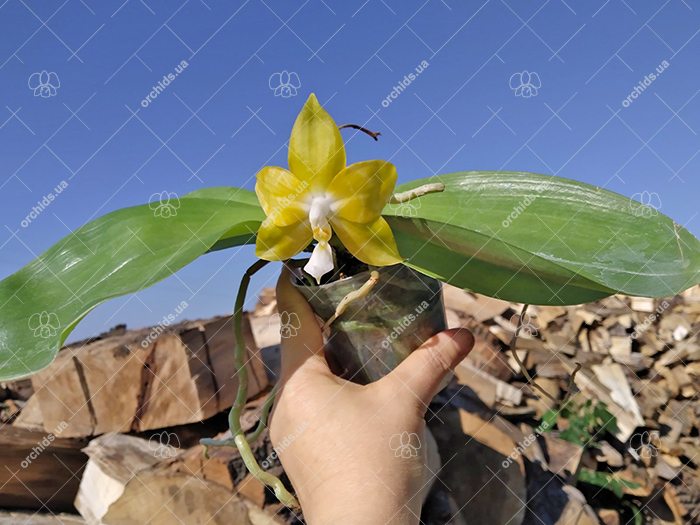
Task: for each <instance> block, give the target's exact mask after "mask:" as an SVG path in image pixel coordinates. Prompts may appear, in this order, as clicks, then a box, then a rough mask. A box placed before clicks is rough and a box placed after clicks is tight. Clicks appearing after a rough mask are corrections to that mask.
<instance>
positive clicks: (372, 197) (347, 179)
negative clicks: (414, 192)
mask: <svg viewBox="0 0 700 525" xmlns="http://www.w3.org/2000/svg"><path fill="white" fill-rule="evenodd" d="M395 185H396V167H395V166H394V165H393V164H390V163H389V162H385V161H383V160H368V161H364V162H358V163H356V164H352V165H350V166H348V167H347V168H345V169H344V170H342V171H341V172H340V173H338V174H337V175H336V176H335V177H334V178H333V180H332V181H331V183H330V184H329V185H328V190H327V191H326V194H327V195H328V196H329V197H331V198H332V199H333V201H334V206H333V212H334V213H335V215H337V216H338V217H340V218H341V219H345V220H348V221H352V222H358V223H366V222H371V221H374V220H376V219H377V218H378V217H379V216H380V215H381V213H382V210H383V209H384V206H386V203H387V202H388V201H389V198H390V197H391V194H392V193H393V192H394V186H395Z"/></svg>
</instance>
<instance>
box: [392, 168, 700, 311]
mask: <svg viewBox="0 0 700 525" xmlns="http://www.w3.org/2000/svg"><path fill="white" fill-rule="evenodd" d="M430 182H443V183H444V184H445V191H444V192H443V193H437V194H430V195H426V196H423V197H421V198H420V199H417V200H413V201H410V202H408V203H404V204H401V205H397V204H392V205H388V206H387V207H386V208H385V209H384V213H383V214H384V216H385V218H386V219H387V221H388V222H389V224H390V225H391V227H392V230H393V231H394V234H395V236H396V240H397V243H398V246H399V251H400V252H401V254H402V255H403V256H404V257H406V258H407V263H406V264H408V265H409V266H411V267H412V268H415V269H416V270H419V271H421V272H423V273H425V274H427V275H431V276H433V277H436V278H438V279H440V280H442V281H445V282H448V283H450V284H453V285H455V286H458V287H460V288H467V289H470V290H473V291H475V292H478V293H482V294H484V295H488V296H491V297H497V298H500V299H505V300H509V301H515V302H523V303H530V304H542V305H546V304H549V305H563V304H579V303H583V302H589V301H593V300H596V299H600V298H603V297H606V296H608V295H611V294H614V293H623V294H627V295H636V296H644V297H666V296H670V295H674V294H677V293H680V292H681V291H683V290H685V289H686V288H689V287H690V286H693V285H695V284H697V283H698V282H700V242H699V241H698V240H697V239H696V238H695V237H694V236H693V235H692V234H691V233H690V232H688V231H687V230H686V229H685V228H683V227H681V226H679V225H677V224H676V223H675V222H674V221H672V220H671V219H669V218H668V217H666V216H664V215H662V214H661V213H659V212H658V211H657V210H656V209H654V208H653V207H651V206H648V205H644V204H642V203H640V202H636V201H634V200H630V199H629V198H627V197H624V196H622V195H619V194H616V193H613V192H610V191H607V190H603V189H600V188H596V187H594V186H590V185H588V184H583V183H581V182H576V181H573V180H568V179H563V178H560V177H551V176H547V175H537V174H532V173H517V172H485V171H472V172H462V173H451V174H448V175H440V176H439V177H431V178H429V179H423V180H419V181H413V182H410V183H407V184H403V185H401V186H399V187H398V188H397V189H396V191H397V192H401V191H406V190H409V189H413V188H416V187H418V186H421V185H423V184H426V183H430Z"/></svg>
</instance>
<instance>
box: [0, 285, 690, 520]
mask: <svg viewBox="0 0 700 525" xmlns="http://www.w3.org/2000/svg"><path fill="white" fill-rule="evenodd" d="M444 297H445V305H446V314H447V320H448V325H449V326H450V327H451V328H456V327H466V328H468V329H470V330H471V331H472V332H473V333H474V334H475V338H476V344H475V347H474V350H473V351H472V352H471V354H470V355H469V356H468V357H467V358H466V359H465V360H464V361H463V362H462V363H461V364H460V365H459V366H458V367H457V368H456V370H455V378H454V379H453V380H452V383H451V384H450V385H449V386H448V387H447V389H445V390H444V391H443V392H441V393H440V394H439V395H438V396H437V397H436V399H435V400H434V401H433V403H432V404H431V405H430V409H429V411H428V415H427V417H426V419H427V422H428V427H429V429H430V430H431V432H432V435H434V437H435V441H436V443H437V450H438V451H439V455H440V457H441V458H442V463H441V466H439V465H438V466H436V467H434V470H435V473H436V475H437V478H436V480H434V482H433V486H432V490H431V491H430V493H429V494H428V495H427V500H426V501H425V504H424V508H423V514H422V518H421V519H422V522H423V523H425V524H430V525H443V524H446V523H453V524H472V523H494V524H506V523H508V524H509V525H518V524H521V523H523V524H528V525H529V524H541V523H544V524H546V525H548V524H561V525H564V524H567V523H579V524H594V523H603V524H622V523H635V524H636V523H653V524H665V523H672V524H681V523H683V524H686V523H688V524H692V523H700V404H698V398H699V394H698V392H699V391H700V341H698V340H697V333H698V328H700V288H693V289H691V290H688V291H686V292H684V293H683V294H682V295H680V296H676V297H671V298H667V299H661V300H657V299H644V298H629V297H622V296H613V297H610V298H608V299H605V300H601V301H598V302H596V303H591V304H587V305H581V306H575V307H535V306H531V307H530V308H529V309H528V310H527V313H526V314H525V315H523V319H522V320H521V321H520V323H521V325H522V328H521V331H520V336H519V337H518V339H517V341H516V343H515V346H514V347H512V348H511V340H512V337H513V334H514V332H515V330H516V327H517V326H518V321H519V316H520V312H521V308H522V306H523V305H519V304H513V303H509V302H505V301H500V300H497V299H489V298H486V297H482V296H478V295H476V294H472V293H468V292H465V291H463V290H459V289H456V288H452V287H449V286H446V287H445V288H444ZM279 329H280V316H279V314H277V309H276V300H275V296H274V290H272V289H266V290H264V291H263V293H261V295H260V302H259V304H258V305H257V306H256V307H255V309H254V310H253V311H252V312H250V313H249V314H248V315H247V316H246V318H245V337H246V347H247V351H248V360H247V363H248V364H247V366H248V371H249V375H250V377H251V381H250V387H249V392H248V399H249V402H248V405H247V406H246V410H245V412H244V424H243V427H244V430H247V429H252V428H253V426H254V425H255V424H256V423H257V418H258V415H259V410H260V407H261V406H262V403H263V402H264V400H265V399H266V397H267V394H268V392H269V389H270V388H271V382H272V381H274V378H275V377H276V376H277V374H278V372H279V362H280V359H279V358H280V349H279V342H280V336H279ZM234 347H235V342H234V340H233V336H232V330H231V323H230V318H229V317H217V318H214V319H209V320H203V321H196V322H189V321H186V322H182V323H179V324H177V325H172V326H167V327H163V326H159V327H154V328H147V329H142V330H126V329H125V327H123V326H122V327H117V328H115V329H113V330H112V331H110V332H109V333H107V334H104V335H103V336H100V337H98V338H95V339H93V340H89V341H83V342H80V343H76V344H72V345H69V346H67V347H66V348H64V349H62V350H61V352H60V353H59V357H58V359H57V360H56V362H55V363H54V364H53V365H51V367H49V368H48V369H46V370H44V371H42V372H40V373H39V374H37V375H36V376H34V377H32V378H31V379H28V380H22V381H16V382H12V383H7V384H0V403H1V405H0V418H1V419H2V422H3V424H2V427H1V428H0V456H2V459H3V464H4V465H6V466H7V468H6V469H4V470H5V473H4V474H3V473H2V472H0V487H2V488H1V489H0V507H1V508H3V509H13V510H12V511H10V512H5V513H4V514H3V513H0V525H10V524H13V525H14V524H15V523H27V524H31V523H36V524H37V525H43V524H47V525H48V524H51V523H75V524H79V523H89V524H91V525H98V524H127V523H128V524H140V523H144V524H145V523H149V524H160V523H163V524H165V523H177V522H181V523H184V524H190V523H211V524H213V525H215V524H218V523H221V524H224V523H226V524H239V523H240V524H246V525H248V524H258V523H260V524H264V523H265V524H279V525H281V524H285V523H300V521H299V519H297V517H295V516H294V515H293V514H292V513H291V512H289V511H288V510H287V509H285V508H283V507H282V506H281V505H280V504H279V503H278V502H277V501H276V500H275V498H274V495H273V494H272V493H271V492H270V491H269V490H266V489H265V487H264V486H262V485H261V484H260V483H259V482H258V481H257V480H256V479H255V478H253V477H251V476H250V475H249V474H248V473H247V471H246V470H245V468H244V466H243V463H242V460H241V458H240V455H239V454H238V452H237V450H235V449H232V448H219V449H212V450H211V451H210V456H209V458H205V457H204V454H203V447H202V446H201V445H199V444H198V440H199V439H200V438H203V437H218V438H219V439H221V438H223V437H226V436H227V432H228V430H227V422H226V412H227V410H228V408H230V406H231V404H232V400H233V397H234V393H235V390H236V388H237V379H236V374H235V369H234V366H233V349H234ZM516 358H517V359H516ZM518 361H520V362H522V363H523V364H524V366H525V369H526V371H527V375H526V374H525V373H523V371H522V370H521V369H520V366H519V365H518ZM579 365H580V369H579V370H578V371H576V370H577V368H578V366H579ZM575 371H576V373H574V372H575ZM528 375H529V376H531V377H533V378H534V380H535V382H536V383H537V385H538V386H537V387H535V386H533V385H532V384H528V381H527V376H528ZM572 376H573V377H572ZM570 389H573V392H572V393H574V395H573V397H572V398H571V400H570V401H569V402H568V403H567V404H566V405H563V404H562V401H563V400H564V398H565V396H566V395H567V393H568V391H569V390H570ZM542 391H544V392H546V393H547V394H548V395H545V394H542ZM49 436H51V438H52V439H50V438H49ZM252 448H253V452H254V454H255V455H256V457H258V458H259V459H261V460H262V459H264V458H268V459H269V461H268V462H269V464H270V467H269V468H268V470H270V471H271V472H273V473H274V474H276V475H278V476H280V477H281V478H282V479H283V481H285V482H287V479H286V477H285V475H284V472H283V470H282V467H281V464H280V463H279V461H278V460H277V459H276V458H275V455H274V454H273V451H274V449H273V447H272V444H271V443H270V440H269V436H268V434H267V432H263V434H262V435H261V437H260V438H259V439H258V440H257V441H256V442H255V443H254V444H253V445H252ZM61 513H63V514H61ZM65 513H68V514H65ZM78 514H79V515H78Z"/></svg>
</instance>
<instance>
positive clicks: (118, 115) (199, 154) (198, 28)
mask: <svg viewBox="0 0 700 525" xmlns="http://www.w3.org/2000/svg"><path fill="white" fill-rule="evenodd" d="M0 2H2V0H0ZM699 31H700V2H698V1H697V0H668V1H665V0H664V1H648V0H645V1H639V0H637V1H634V0H625V1H623V0H608V1H605V0H595V1H574V0H566V2H564V1H563V0H536V1H523V0H519V1H517V2H516V1H515V0H506V1H503V0H489V1H481V0H477V1H469V2H466V1H461V2H459V1H457V0H444V1H441V0H428V1H419V2H413V1H402V2H399V1H397V0H384V1H382V0H367V1H365V0H352V1H343V2H339V1H337V0H323V1H322V0H308V1H306V2H303V1H298V0H293V1H292V0H287V1H281V0H279V1H273V0H265V1H264V2H263V1H262V0H247V1H240V0H237V1H233V2H230V1H223V0H188V1H183V2H180V1H173V0H171V1H167V2H166V1H165V0H144V1H140V0H128V1H126V2H124V0H117V1H109V0H103V1H100V2H96V1H95V0H82V1H81V0H59V1H58V2H56V1H38V0H7V1H5V2H4V3H2V4H0V35H2V36H1V37H0V102H2V104H0V158H1V159H2V163H0V185H2V186H1V188H0V216H1V218H2V224H3V225H4V226H5V228H3V231H4V232H5V233H0V245H1V246H2V247H1V248H0V274H1V275H0V276H1V277H5V276H7V275H9V274H11V273H13V272H14V271H16V270H17V269H19V268H20V267H22V266H23V265H24V264H26V263H27V262H29V261H30V260H31V259H32V258H33V257H34V254H39V253H41V252H42V251H43V250H45V249H46V248H48V247H49V246H50V245H51V244H53V243H55V242H57V241H58V240H60V239H61V238H62V237H63V236H64V235H67V234H68V233H69V232H70V231H71V230H75V229H77V228H79V227H80V226H82V225H83V224H85V223H86V222H87V221H89V220H91V219H92V218H94V217H97V216H100V215H103V214H105V213H108V212H110V211H112V210H115V209H118V208H121V207H125V206H131V205H136V204H142V203H145V202H148V201H149V198H150V197H151V195H153V194H154V193H160V192H162V191H168V192H174V193H176V194H177V195H183V194H185V193H187V192H190V191H192V190H195V189H198V188H202V187H206V186H220V185H224V186H242V187H245V188H248V189H252V188H253V178H254V175H255V173H256V171H258V170H259V169H260V168H261V167H262V166H264V165H266V164H274V165H282V166H286V147H285V142H286V140H287V138H288V136H289V132H290V131H291V127H292V124H293V122H294V119H295V117H296V115H297V113H298V112H299V110H300V108H301V106H302V105H303V102H304V100H305V99H306V97H308V95H309V94H310V93H311V92H315V93H316V94H317V96H318V98H319V100H320V101H321V103H322V104H324V105H325V107H326V109H327V110H328V111H329V112H330V113H331V115H333V117H334V118H335V119H336V121H337V122H338V123H339V124H342V123H357V124H362V125H365V126H366V127H368V128H370V129H372V130H378V131H381V133H382V135H381V138H380V141H379V142H374V141H373V140H371V139H370V138H368V137H366V136H364V135H362V134H357V135H355V134H354V132H349V133H345V132H344V133H345V138H346V141H347V150H348V159H349V161H350V162H354V161H358V160H363V159H370V158H382V159H386V160H391V162H393V163H394V164H395V165H396V166H397V169H398V173H399V182H405V181H409V180H413V179H417V178H423V177H427V176H431V175H433V174H439V173H448V172H453V171H463V170H474V169H483V170H516V171H532V172H537V173H544V174H557V175H559V176H563V177H568V178H572V179H577V180H581V181H584V182H587V183H590V184H594V185H597V186H603V187H605V188H607V189H610V190H612V191H616V192H619V193H621V194H623V195H626V196H629V197H633V196H635V195H636V196H637V197H636V198H639V194H643V192H648V194H652V193H655V194H656V195H657V196H658V202H659V203H660V208H659V210H660V211H661V212H663V213H665V214H667V215H669V216H671V217H672V218H673V219H675V220H676V222H678V223H679V224H684V225H686V227H687V228H688V229H689V230H690V231H691V232H693V233H694V234H695V235H696V236H697V235H698V234H700V218H699V217H697V216H696V213H697V211H698V194H699V193H698V189H699V186H700V185H699V183H698V175H697V173H698V171H699V168H700V155H697V154H698V152H699V151H700V137H699V136H698V133H700V97H696V95H697V94H698V92H699V90H700V75H699V73H698V67H697V60H695V61H693V57H697V56H698V53H699V52H700V37H696V35H697V33H698V32H699ZM183 60H184V61H186V62H187V64H188V65H187V67H186V68H185V69H183V70H182V72H181V73H179V74H178V76H177V77H176V78H175V80H174V81H172V82H171V84H170V85H168V86H167V87H166V89H165V90H164V91H163V92H162V93H160V94H158V96H157V97H156V98H155V99H154V100H152V101H151V102H150V103H149V104H148V105H147V106H146V107H143V105H142V104H141V103H142V101H143V100H144V99H146V97H147V96H148V94H149V93H150V92H151V91H152V89H153V86H155V85H156V84H157V82H158V81H159V80H161V79H162V78H163V76H167V75H168V74H169V73H174V72H175V67H176V66H178V65H179V64H180V63H181V62H182V61H183ZM422 61H426V62H427V63H428V64H429V65H428V67H427V68H425V69H424V71H423V72H422V73H420V75H417V77H416V79H415V80H414V81H413V82H412V83H411V84H410V86H408V87H407V88H406V89H405V90H404V91H403V92H402V93H401V94H400V95H399V96H398V97H396V98H395V99H391V103H390V104H385V106H386V107H385V106H383V105H382V101H383V100H385V99H386V98H387V97H388V96H389V95H390V93H391V92H392V89H393V88H394V86H396V85H397V84H398V82H399V81H400V80H402V79H403V78H404V76H405V75H408V74H409V73H413V72H414V70H415V68H416V67H417V66H419V65H420V64H421V62H422ZM664 61H666V63H667V64H668V67H667V68H665V69H664V70H663V73H661V74H658V75H657V78H656V79H655V80H654V81H653V82H652V83H651V84H650V85H649V86H648V87H646V89H645V90H644V91H642V92H641V93H639V94H637V97H636V98H634V99H630V100H631V103H630V104H627V107H625V106H623V101H625V100H626V99H627V97H628V96H629V95H630V94H631V93H632V91H633V90H634V88H635V86H637V85H638V83H639V82H640V81H644V79H645V76H648V75H649V74H650V73H654V72H655V70H656V68H657V67H658V66H660V65H661V64H662V63H663V62H664ZM42 71H46V72H47V73H51V72H53V73H55V77H57V78H58V81H59V82H60V86H54V87H57V89H56V90H55V91H54V90H52V89H50V88H49V87H46V90H47V91H46V92H45V94H49V95H51V96H47V97H42V96H35V93H34V90H33V89H30V87H29V85H30V84H31V85H32V87H36V86H37V85H38V84H37V80H39V83H41V82H42V80H41V79H40V75H38V76H35V77H32V75H33V74H34V73H41V72H42ZM283 71H288V72H295V73H296V74H297V76H298V78H299V80H300V83H301V87H300V88H299V89H298V91H297V95H296V96H290V97H287V98H284V97H281V96H277V97H276V96H275V93H274V91H273V90H272V89H270V85H269V81H270V77H272V76H273V75H275V74H276V73H281V72H283ZM524 71H527V72H528V73H533V72H534V73H536V77H535V76H534V75H522V76H521V75H520V74H522V73H523V72H524ZM513 75H516V76H515V78H512V77H513ZM46 77H47V75H45V79H46ZM55 77H54V76H53V75H52V77H51V78H52V79H53V78H55ZM527 77H530V84H529V86H534V87H537V86H539V88H538V89H537V90H536V91H537V94H536V96H531V97H529V98H526V97H523V96H516V94H519V93H520V92H519V91H516V90H515V89H513V87H515V88H517V87H518V86H520V83H521V82H522V79H523V78H525V82H526V84H527ZM30 78H33V79H34V80H33V82H30ZM45 79H44V80H45ZM538 80H539V81H538ZM51 82H53V83H56V82H55V81H54V80H51ZM514 82H515V84H514ZM526 87H528V86H526ZM39 91H40V92H41V88H39ZM532 93H533V92H532V91H531V94H532ZM133 112H136V116H134V113H133ZM164 142H166V145H165V146H164V145H163V143H164ZM61 181H66V182H67V183H68V186H67V187H66V188H65V189H64V191H63V192H62V193H61V194H60V195H58V196H57V198H56V199H55V200H54V201H53V202H52V203H51V204H50V205H49V206H48V207H47V208H46V209H45V210H43V211H42V212H41V213H40V214H39V215H38V217H37V218H35V219H32V221H31V222H30V223H28V224H27V225H26V226H23V225H22V221H23V220H25V218H26V216H27V215H28V214H29V213H30V212H31V211H32V207H33V206H35V205H36V203H37V201H40V200H42V198H43V197H44V196H45V195H47V194H48V193H50V192H53V190H54V188H55V187H56V186H57V185H59V184H60V183H61ZM253 259H254V256H253V249H252V247H244V248H242V249H240V250H233V251H231V250H229V251H225V252H219V253H215V254H210V255H207V256H205V257H203V258H201V259H200V260H199V261H197V262H196V263H194V264H192V265H191V266H190V267H188V268H185V269H184V270H182V271H181V272H179V273H178V274H177V275H176V276H173V277H170V278H169V279H167V280H166V281H164V282H162V283H160V284H158V285H157V286H155V287H153V288H151V289H148V290H144V291H142V292H140V293H139V294H138V296H137V297H131V298H123V299H118V300H113V301H110V302H108V303H106V304H104V305H102V306H100V307H99V308H97V309H96V310H95V311H93V312H92V313H91V314H90V315H89V316H88V317H87V318H86V319H85V320H84V321H83V322H82V324H81V325H80V326H79V327H78V328H77V330H76V331H75V332H74V334H73V336H72V339H75V338H79V337H86V336H90V335H93V334H95V333H99V332H101V331H104V330H106V329H108V328H110V327H111V326H113V325H115V324H117V323H122V322H125V323H127V325H129V326H131V327H138V326H145V325H150V324H155V323H157V322H158V321H159V320H161V319H162V318H163V316H164V315H167V314H169V313H171V312H173V311H174V310H175V307H176V306H177V305H179V304H180V302H181V301H182V300H185V301H187V302H188V304H189V307H188V309H187V310H186V313H185V314H183V315H185V316H187V317H188V318H191V319H192V318H199V317H206V316H210V315H216V314H222V313H225V312H228V311H230V310H231V308H232V306H233V297H234V295H235V291H236V288H237V283H238V280H239V278H240V276H241V274H242V272H243V271H244V269H245V268H246V267H247V266H248V265H249V264H250V263H251V262H252V261H253ZM277 270H278V268H277V267H273V268H270V269H269V270H267V271H266V272H264V273H262V275H261V276H260V277H259V278H256V280H255V281H254V285H253V287H252V288H251V289H252V291H253V292H255V290H257V289H259V287H261V286H271V285H273V284H274V279H275V275H276V272H277Z"/></svg>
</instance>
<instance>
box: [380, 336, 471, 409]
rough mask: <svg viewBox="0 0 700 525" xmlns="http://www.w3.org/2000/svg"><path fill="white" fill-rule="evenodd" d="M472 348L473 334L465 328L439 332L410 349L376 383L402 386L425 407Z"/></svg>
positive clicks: (395, 386)
mask: <svg viewBox="0 0 700 525" xmlns="http://www.w3.org/2000/svg"><path fill="white" fill-rule="evenodd" d="M473 347H474V336H473V335H472V333H471V332H470V331H469V330H467V329H466V328H459V329H454V330H446V331H444V332H440V333H439V334H437V335H435V336H433V337H431V338H430V339H428V340H427V341H426V342H425V343H423V345H422V346H420V347H419V348H417V349H416V350H414V351H413V352H412V353H411V354H410V355H409V356H408V357H407V358H406V359H404V360H403V362H402V363H400V364H399V366H397V367H396V368H395V369H394V371H392V372H391V373H390V374H388V375H387V376H386V377H384V378H382V379H381V380H380V382H384V383H386V385H387V386H388V387H389V388H392V389H396V388H397V386H399V387H400V386H405V387H406V388H408V389H409V390H410V391H411V392H412V394H413V395H415V396H416V398H417V399H418V401H419V402H420V403H419V404H420V405H421V407H422V408H423V409H425V408H426V407H427V406H428V404H429V403H430V401H431V400H432V399H433V397H434V396H435V394H437V393H438V391H439V389H440V385H441V383H442V381H443V380H444V379H445V377H447V374H449V373H450V371H451V370H452V369H453V368H454V367H455V366H457V365H458V364H459V363H460V362H461V361H462V359H464V358H465V357H466V356H467V354H469V352H470V351H471V349H472V348H473Z"/></svg>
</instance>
